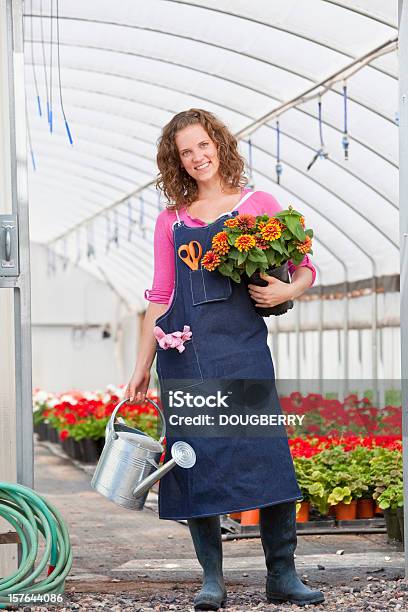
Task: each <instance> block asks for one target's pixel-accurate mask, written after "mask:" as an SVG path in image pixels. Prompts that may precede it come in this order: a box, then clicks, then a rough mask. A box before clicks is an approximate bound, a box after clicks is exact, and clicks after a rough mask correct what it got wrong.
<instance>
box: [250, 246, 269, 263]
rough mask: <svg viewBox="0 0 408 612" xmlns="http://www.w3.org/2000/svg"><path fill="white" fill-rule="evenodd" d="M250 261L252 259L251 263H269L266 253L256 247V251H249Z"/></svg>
mask: <svg viewBox="0 0 408 612" xmlns="http://www.w3.org/2000/svg"><path fill="white" fill-rule="evenodd" d="M248 259H250V260H251V261H257V262H258V263H265V264H266V263H268V259H267V257H266V255H265V253H264V252H263V251H262V250H261V249H259V248H258V247H255V248H254V249H252V250H251V251H249V254H248Z"/></svg>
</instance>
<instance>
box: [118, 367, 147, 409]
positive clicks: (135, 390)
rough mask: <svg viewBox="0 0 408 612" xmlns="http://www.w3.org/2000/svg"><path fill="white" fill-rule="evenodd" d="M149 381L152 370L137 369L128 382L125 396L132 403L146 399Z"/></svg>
mask: <svg viewBox="0 0 408 612" xmlns="http://www.w3.org/2000/svg"><path fill="white" fill-rule="evenodd" d="M149 382H150V370H147V371H139V370H135V371H134V372H133V374H132V378H131V379H130V381H129V383H128V386H127V387H126V391H125V395H124V398H128V399H129V401H130V403H132V404H133V403H138V402H142V401H144V400H145V398H146V392H147V389H148V388H149Z"/></svg>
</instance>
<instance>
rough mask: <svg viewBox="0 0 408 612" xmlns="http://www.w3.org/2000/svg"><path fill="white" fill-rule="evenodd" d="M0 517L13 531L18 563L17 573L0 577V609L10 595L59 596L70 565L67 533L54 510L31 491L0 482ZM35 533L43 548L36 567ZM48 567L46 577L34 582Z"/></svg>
mask: <svg viewBox="0 0 408 612" xmlns="http://www.w3.org/2000/svg"><path fill="white" fill-rule="evenodd" d="M0 517H2V518H4V519H5V520H6V521H7V522H8V523H9V524H10V525H11V526H12V527H13V528H14V529H15V531H16V532H17V534H18V537H19V539H20V542H21V561H20V564H19V567H18V569H17V571H16V572H15V573H14V574H11V575H10V576H6V577H5V578H1V577H0V608H2V609H4V608H6V607H7V606H9V605H10V604H11V603H12V601H13V600H12V597H11V596H12V595H13V594H30V595H31V594H33V595H34V594H38V600H37V601H40V600H41V597H40V595H41V594H54V593H57V594H59V593H63V592H64V584H65V578H66V577H67V575H68V573H69V571H70V569H71V566H72V552H71V544H70V541H69V534H68V530H67V528H66V525H65V523H64V520H63V518H62V516H61V515H60V513H59V512H58V510H57V509H56V508H55V507H54V506H52V505H51V504H50V503H49V502H47V501H46V500H45V499H44V498H43V497H41V496H40V495H38V494H37V493H35V492H34V491H33V490H32V489H29V488H28V487H24V486H22V485H18V484H11V483H7V482H0ZM39 533H41V534H42V536H43V537H44V541H45V549H44V552H43V554H42V557H41V559H40V560H39V562H38V563H37V565H36V559H37V554H38V545H39ZM47 565H48V570H47V576H46V577H43V578H42V579H41V580H38V581H37V582H36V580H37V579H38V578H39V577H40V575H41V573H42V572H43V570H44V569H45V567H46V566H47Z"/></svg>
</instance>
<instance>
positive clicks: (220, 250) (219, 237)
mask: <svg viewBox="0 0 408 612" xmlns="http://www.w3.org/2000/svg"><path fill="white" fill-rule="evenodd" d="M212 249H213V251H214V252H215V253H217V254H218V255H225V254H226V253H228V251H229V250H230V245H229V244H228V236H227V234H226V232H218V234H215V236H214V237H213V239H212Z"/></svg>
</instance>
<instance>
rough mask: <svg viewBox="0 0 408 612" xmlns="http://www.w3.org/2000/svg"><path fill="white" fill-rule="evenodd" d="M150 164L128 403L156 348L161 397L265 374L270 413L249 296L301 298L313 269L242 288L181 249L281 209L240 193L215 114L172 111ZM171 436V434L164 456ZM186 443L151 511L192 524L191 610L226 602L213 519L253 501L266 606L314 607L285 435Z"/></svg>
mask: <svg viewBox="0 0 408 612" xmlns="http://www.w3.org/2000/svg"><path fill="white" fill-rule="evenodd" d="M157 164H158V167H159V170H160V174H159V178H158V181H157V184H158V187H159V188H160V189H161V190H162V191H163V193H164V195H165V196H166V197H167V199H168V201H169V206H168V207H167V209H166V210H164V211H163V212H161V213H160V214H159V216H158V218H157V223H156V228H155V236H154V252H155V262H154V264H155V265H154V280H153V287H152V289H151V290H150V291H146V293H145V297H146V298H147V300H149V302H150V304H149V307H148V309H147V312H146V315H145V320H144V324H143V330H142V334H141V340H140V348H139V354H138V360H137V364H136V367H135V370H134V372H133V375H132V377H131V380H130V382H129V385H128V387H127V390H126V397H129V398H130V401H140V400H142V399H143V398H144V397H145V394H146V391H147V388H148V384H149V379H150V368H151V365H152V362H153V359H154V356H155V353H157V371H158V377H159V382H160V387H161V392H162V397H163V396H164V395H166V394H167V393H168V392H169V390H170V389H172V384H173V383H174V385H175V387H174V388H176V387H177V389H184V391H186V390H193V389H194V390H195V391H197V389H198V390H200V385H203V384H204V383H205V381H208V380H210V379H211V380H212V379H214V380H216V381H219V382H220V383H222V381H226V380H230V381H231V380H247V379H263V380H265V381H271V384H272V385H273V390H274V394H273V401H272V402H271V401H270V402H269V404H271V403H272V404H273V406H272V408H270V406H267V407H266V408H267V409H269V408H270V409H271V410H272V411H274V412H275V413H279V411H280V407H279V400H278V397H277V394H276V388H275V385H274V369H273V363H272V359H271V353H270V350H269V347H268V345H267V327H266V325H265V321H264V319H263V318H262V317H261V316H260V315H259V314H258V313H257V312H256V311H255V308H254V306H253V302H252V301H251V297H252V298H253V299H254V300H255V301H256V306H261V307H262V306H263V307H266V306H275V305H277V304H280V303H282V302H284V301H286V300H288V299H294V298H297V297H299V296H300V295H302V293H303V292H304V291H305V289H306V288H307V287H309V286H310V285H311V284H313V282H314V278H315V270H314V268H313V266H312V264H311V262H310V260H309V258H308V256H307V255H306V256H305V259H304V260H303V262H302V264H301V265H300V266H297V267H295V266H293V264H290V271H291V274H292V282H291V284H287V283H284V282H282V281H280V280H277V279H275V278H272V277H269V276H266V275H264V276H263V278H264V279H266V280H267V281H268V286H266V287H258V286H255V285H252V284H249V285H248V288H247V286H246V285H245V284H244V283H241V284H236V283H233V282H231V281H230V279H229V278H228V277H224V276H222V275H221V274H220V273H218V272H208V271H206V270H202V269H201V270H200V269H197V270H191V269H190V267H189V266H188V265H186V263H185V261H183V259H181V257H180V256H178V251H179V248H180V247H181V245H183V244H188V243H189V242H190V241H192V240H195V241H197V242H199V243H200V245H201V247H202V253H205V252H206V251H207V250H208V249H209V248H211V242H212V238H213V236H214V235H215V234H216V233H217V232H220V231H222V229H223V225H224V222H225V221H226V220H227V219H229V218H231V217H234V216H237V215H238V213H239V215H245V214H252V215H260V214H263V213H267V214H269V215H273V214H275V213H276V212H278V211H279V210H280V206H279V204H278V203H277V202H276V200H275V199H274V198H273V197H272V196H271V195H269V194H267V193H265V192H252V191H251V190H250V189H245V188H244V186H245V184H246V180H245V177H244V175H243V172H244V161H243V159H242V158H241V157H240V155H239V154H238V151H237V141H236V139H235V138H234V136H232V134H231V133H230V132H229V131H228V129H227V128H226V127H225V126H224V125H223V124H222V123H221V122H220V121H219V120H218V119H217V118H216V117H215V116H214V115H212V114H211V113H209V112H207V111H203V110H200V109H190V110H188V111H185V112H181V113H179V114H177V115H176V116H175V117H173V119H172V120H171V121H170V122H169V123H168V124H167V125H166V126H165V127H164V129H163V132H162V136H161V139H160V141H159V145H158V154H157ZM240 218H242V217H240ZM193 254H194V255H195V254H196V253H193ZM185 325H187V326H188V328H187V334H186V335H185V336H183V337H184V341H183V342H182V344H183V347H181V349H182V350H181V351H180V347H179V349H178V350H177V348H174V347H173V348H168V346H166V344H163V343H161V344H158V343H157V342H156V339H155V338H157V339H160V338H162V337H163V336H166V335H167V334H168V336H169V337H171V334H172V333H173V332H174V331H179V332H182V331H183V330H185V328H184V326H185ZM166 337H167V336H166ZM180 337H181V335H180V334H179V335H178V339H179V340H180ZM174 381H175V382H174ZM166 397H167V396H166ZM174 439H175V438H174ZM184 439H186V438H185V437H184ZM172 442H173V440H172V439H170V438H169V437H168V438H167V450H166V453H167V454H166V459H167V458H168V457H170V447H171V445H172ZM189 442H190V443H191V445H192V446H193V448H194V450H195V452H196V455H197V461H196V464H195V465H194V467H193V468H190V469H183V468H181V467H178V466H176V467H175V468H173V469H172V470H171V471H170V472H169V473H168V474H167V475H166V476H164V477H163V478H162V480H161V481H160V493H159V515H160V518H164V519H187V521H188V525H189V528H190V532H191V536H192V539H193V544H194V547H195V550H196V554H197V557H198V560H199V562H200V564H201V566H202V568H203V587H202V589H201V590H200V591H199V593H198V594H197V596H196V598H195V600H194V604H195V609H196V610H217V609H218V608H219V607H220V606H223V605H225V601H226V590H225V585H224V579H223V574H222V545H221V529H220V518H219V515H220V514H226V513H230V512H238V511H244V510H249V509H254V508H260V532H261V539H262V545H263V549H264V552H265V557H266V565H267V570H268V577H267V584H266V593H267V598H268V601H273V602H279V601H292V602H296V603H298V604H307V603H320V602H322V601H323V600H324V596H323V594H322V593H321V592H320V591H312V590H310V589H309V588H307V587H306V586H305V585H304V584H303V583H302V582H301V581H300V579H299V578H298V576H297V574H296V571H295V565H294V551H295V548H296V510H295V508H296V503H295V502H296V500H298V499H301V497H302V495H301V492H300V489H299V487H298V484H297V481H296V477H295V473H294V468H293V463H292V459H291V456H290V451H289V447H288V441H287V438H286V434H284V435H280V436H275V437H273V438H267V437H262V438H250V437H248V438H246V437H244V438H237V437H233V436H232V437H229V438H217V437H208V438H198V437H196V438H193V437H192V438H191V441H190V440H189Z"/></svg>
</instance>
